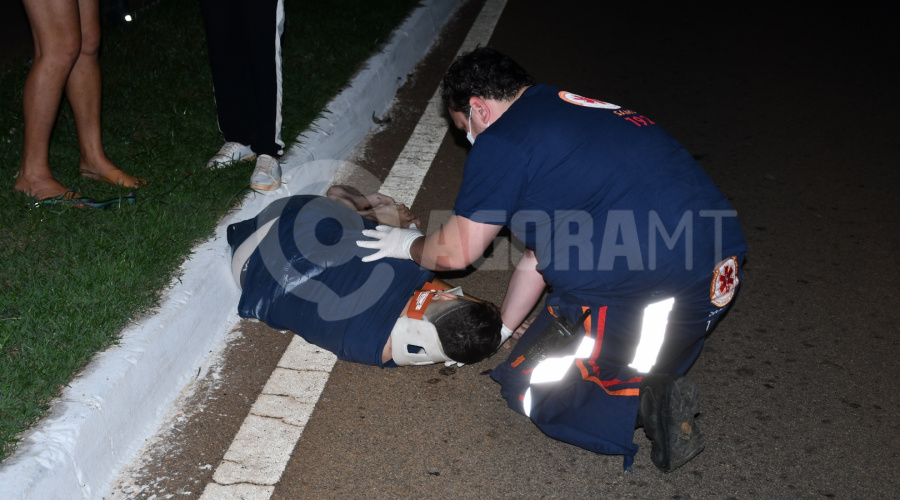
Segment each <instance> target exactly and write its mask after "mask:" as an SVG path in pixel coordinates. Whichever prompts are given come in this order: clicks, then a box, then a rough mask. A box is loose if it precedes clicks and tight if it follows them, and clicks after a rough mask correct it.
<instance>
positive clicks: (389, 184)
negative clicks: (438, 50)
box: [379, 0, 506, 207]
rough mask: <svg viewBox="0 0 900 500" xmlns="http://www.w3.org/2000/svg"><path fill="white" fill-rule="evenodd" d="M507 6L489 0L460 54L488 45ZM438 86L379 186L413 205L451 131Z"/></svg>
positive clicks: (502, 1)
mask: <svg viewBox="0 0 900 500" xmlns="http://www.w3.org/2000/svg"><path fill="white" fill-rule="evenodd" d="M505 6H506V0H488V1H487V2H485V4H484V7H482V8H481V13H480V14H479V15H478V18H477V19H476V20H475V23H474V24H473V25H472V28H471V29H470V30H469V34H468V35H467V36H466V39H465V40H464V41H463V43H462V46H460V48H459V52H457V55H459V54H462V53H463V52H468V51H470V50H472V49H474V48H475V47H477V46H478V45H485V44H487V42H488V40H490V38H491V34H492V33H493V32H494V27H495V26H497V20H498V19H499V18H500V14H501V13H502V12H503V8H504V7H505ZM440 92H441V91H440V88H438V89H437V90H436V91H435V92H434V95H432V96H431V99H429V101H428V107H426V108H425V113H424V114H423V115H422V118H421V119H419V123H418V124H417V125H416V128H415V130H413V133H412V135H411V136H410V138H409V141H407V143H406V147H404V148H403V151H401V152H400V156H398V157H397V161H396V162H394V166H393V168H391V172H390V173H389V174H388V176H387V178H386V179H385V180H384V183H383V184H382V185H381V188H380V189H379V191H380V192H382V193H384V194H387V195H390V196H392V197H393V198H394V199H395V200H397V201H398V202H400V203H404V204H406V205H407V206H409V207H412V203H413V201H414V200H415V199H416V194H417V193H418V192H419V188H420V187H421V186H422V181H423V180H424V179H425V174H427V173H428V169H429V168H430V167H431V163H432V161H434V157H435V156H436V155H437V151H438V148H439V147H440V146H441V141H443V140H444V136H445V135H446V134H447V130H448V129H449V128H450V125H449V123H448V121H447V119H446V118H445V113H446V109H445V106H444V102H443V100H442V99H441V93H440Z"/></svg>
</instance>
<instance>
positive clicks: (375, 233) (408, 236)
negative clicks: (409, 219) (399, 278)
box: [356, 226, 425, 262]
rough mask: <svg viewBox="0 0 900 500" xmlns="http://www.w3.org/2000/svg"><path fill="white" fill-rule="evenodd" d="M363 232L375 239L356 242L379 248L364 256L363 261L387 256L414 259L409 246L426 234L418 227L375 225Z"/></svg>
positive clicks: (364, 246)
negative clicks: (402, 227) (404, 227)
mask: <svg viewBox="0 0 900 500" xmlns="http://www.w3.org/2000/svg"><path fill="white" fill-rule="evenodd" d="M362 233H363V235H364V236H368V237H369V238H374V239H373V240H360V241H357V242H356V244H357V245H359V246H360V247H362V248H372V249H375V250H378V251H377V252H375V253H373V254H372V255H367V256H365V257H363V258H362V261H363V262H372V261H373V260H378V259H383V258H385V257H393V258H395V259H407V260H412V256H411V255H410V254H409V247H411V246H412V244H413V242H414V241H416V240H417V239H419V238H421V237H423V236H425V235H424V234H422V231H419V230H418V229H417V228H411V229H401V228H399V227H391V226H375V229H365V230H363V232H362Z"/></svg>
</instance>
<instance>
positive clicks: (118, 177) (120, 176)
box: [80, 168, 147, 189]
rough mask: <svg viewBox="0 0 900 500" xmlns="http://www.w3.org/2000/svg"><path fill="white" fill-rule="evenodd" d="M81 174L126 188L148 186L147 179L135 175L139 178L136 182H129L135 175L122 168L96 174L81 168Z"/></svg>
mask: <svg viewBox="0 0 900 500" xmlns="http://www.w3.org/2000/svg"><path fill="white" fill-rule="evenodd" d="M80 172H81V176H82V177H87V178H88V179H93V180H95V181H100V182H105V183H107V184H112V185H113V186H120V187H126V188H135V189H137V188H140V187H141V186H146V185H147V181H146V180H144V179H141V178H140V177H135V179H137V180H136V181H135V182H134V183H129V182H127V181H126V179H127V178H128V177H133V176H131V175H129V174H126V173H125V172H124V171H122V170H121V169H118V168H117V169H115V170H113V171H112V172H110V173H109V174H107V175H100V174H95V173H93V172H88V171H87V170H81V171H80Z"/></svg>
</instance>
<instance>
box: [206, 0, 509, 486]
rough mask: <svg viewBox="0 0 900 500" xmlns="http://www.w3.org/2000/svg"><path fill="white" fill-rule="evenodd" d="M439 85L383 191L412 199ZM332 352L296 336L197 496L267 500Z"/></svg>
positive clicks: (477, 38) (474, 41)
mask: <svg viewBox="0 0 900 500" xmlns="http://www.w3.org/2000/svg"><path fill="white" fill-rule="evenodd" d="M505 6H506V0H488V1H487V2H486V3H485V4H484V7H482V9H481V13H480V14H479V15H478V19H476V21H475V23H474V24H473V25H472V28H471V29H470V30H469V34H468V35H467V36H466V39H465V41H463V44H462V46H461V47H460V49H459V53H462V52H466V51H469V50H472V49H473V48H475V47H476V46H477V45H479V44H486V43H487V41H488V40H489V39H490V37H491V34H492V33H493V32H494V27H495V26H496V25H497V20H498V19H499V18H500V14H501V13H502V12H503V8H504V7H505ZM443 113H444V104H443V102H442V101H441V98H440V90H438V91H436V92H435V94H434V96H432V98H431V100H430V101H429V102H428V106H427V108H426V109H425V113H424V115H423V116H422V118H421V119H420V120H419V123H418V125H416V128H415V131H414V132H413V134H412V136H411V137H410V139H409V142H407V145H406V147H405V148H404V149H403V151H402V152H401V153H400V157H399V158H398V159H397V161H396V163H394V166H393V168H392V169H391V172H390V173H389V174H388V177H387V179H385V182H384V184H383V185H382V188H381V192H383V193H385V194H390V195H391V196H393V197H394V198H395V199H397V200H398V201H400V202H402V203H406V204H407V205H412V202H413V200H415V198H416V193H417V192H418V191H419V188H420V187H421V186H422V180H423V179H424V178H425V174H426V173H427V172H428V169H429V167H430V166H431V163H432V162H433V161H434V157H435V155H437V150H438V147H440V144H441V141H442V140H443V139H444V136H445V135H446V134H447V130H448V129H449V125H448V124H447V120H446V119H445V118H444V116H443ZM336 359H337V358H336V357H335V356H334V354H331V353H330V352H327V351H325V350H323V349H320V348H318V347H316V346H314V345H311V344H309V343H307V342H306V341H305V340H303V339H301V338H300V337H299V336H295V337H294V338H293V339H292V340H291V343H290V345H289V346H288V348H287V351H285V353H284V356H282V357H281V360H280V361H279V362H278V367H277V368H276V369H275V371H274V372H272V375H271V376H270V377H269V380H268V381H267V382H266V386H265V387H264V388H263V391H262V393H261V394H260V396H259V397H258V398H257V400H256V402H254V403H253V406H252V407H251V408H250V415H248V416H247V419H246V420H244V422H243V424H241V428H240V429H239V430H238V433H237V435H236V436H235V438H234V441H232V443H231V445H230V446H229V448H228V451H226V452H225V457H224V458H223V460H222V463H221V464H220V465H219V466H218V467H217V468H216V471H215V473H214V474H213V482H211V483H209V484H207V485H206V488H205V489H204V490H203V495H202V496H201V497H200V498H201V500H221V499H230V498H234V499H239V498H240V499H247V500H268V499H269V498H271V496H272V493H273V492H274V491H275V484H276V483H278V481H279V480H280V479H281V474H282V473H283V472H284V469H285V467H286V466H287V462H288V460H289V459H290V456H291V453H292V452H293V451H294V447H295V446H296V445H297V441H298V440H299V439H300V435H301V434H302V433H303V428H304V427H305V426H306V422H307V421H308V420H309V417H310V415H312V412H313V409H314V408H315V405H316V402H317V401H318V400H319V396H320V395H321V394H322V390H323V389H324V388H325V383H326V382H327V381H328V376H329V375H330V373H331V369H332V367H333V366H334V362H335V360H336Z"/></svg>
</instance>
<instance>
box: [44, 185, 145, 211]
mask: <svg viewBox="0 0 900 500" xmlns="http://www.w3.org/2000/svg"><path fill="white" fill-rule="evenodd" d="M135 201H137V198H136V197H135V195H134V192H133V191H132V192H130V193H128V194H127V195H125V196H120V197H117V198H110V199H108V200H95V199H93V198H85V197H82V196H79V195H78V193H76V192H75V190H74V189H71V188H70V189H69V190H68V191H66V192H65V193H63V194H60V195H57V196H48V197H47V198H41V199H40V200H38V201H36V202H35V203H34V207H35V208H38V207H52V206H57V205H69V206H73V207H78V208H99V209H101V210H104V209H108V208H113V207H119V206H122V205H133V204H134V203H135Z"/></svg>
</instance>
